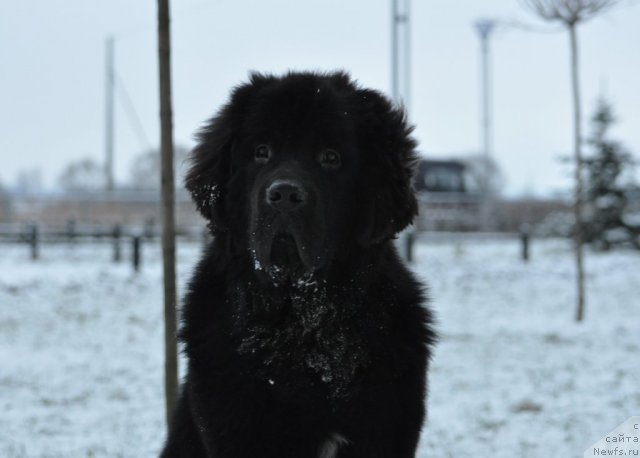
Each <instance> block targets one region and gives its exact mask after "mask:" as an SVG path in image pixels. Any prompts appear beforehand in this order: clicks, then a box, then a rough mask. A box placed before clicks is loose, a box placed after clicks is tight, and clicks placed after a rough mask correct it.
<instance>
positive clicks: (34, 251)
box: [29, 223, 40, 261]
mask: <svg viewBox="0 0 640 458" xmlns="http://www.w3.org/2000/svg"><path fill="white" fill-rule="evenodd" d="M29 245H30V246H31V260H33V261H35V260H37V259H38V258H39V257H40V253H39V251H38V225H37V224H36V223H33V224H32V225H31V226H30V227H29Z"/></svg>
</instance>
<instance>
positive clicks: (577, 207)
mask: <svg viewBox="0 0 640 458" xmlns="http://www.w3.org/2000/svg"><path fill="white" fill-rule="evenodd" d="M569 39H570V44H571V82H572V84H571V87H572V89H573V135H574V136H573V149H574V157H575V162H576V167H575V182H576V183H575V197H574V204H573V211H574V216H575V230H574V232H575V234H574V237H575V260H576V272H577V291H576V296H577V305H576V321H582V319H583V318H584V303H585V286H584V253H583V249H584V247H583V245H584V242H583V230H584V222H583V215H582V192H583V191H582V148H581V146H582V132H581V122H582V119H581V106H580V81H579V78H578V40H577V36H576V24H575V23H573V24H570V26H569Z"/></svg>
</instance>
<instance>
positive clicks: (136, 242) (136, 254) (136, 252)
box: [132, 234, 142, 272]
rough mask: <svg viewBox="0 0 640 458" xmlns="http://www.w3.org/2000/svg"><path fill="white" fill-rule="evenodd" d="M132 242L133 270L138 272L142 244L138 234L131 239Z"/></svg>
mask: <svg viewBox="0 0 640 458" xmlns="http://www.w3.org/2000/svg"><path fill="white" fill-rule="evenodd" d="M132 241H133V250H132V253H133V270H134V271H136V272H139V271H140V261H141V255H142V253H141V250H140V248H141V247H140V244H141V242H142V237H141V236H140V235H139V234H136V235H134V236H133V238H132Z"/></svg>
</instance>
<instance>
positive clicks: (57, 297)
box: [0, 240, 640, 458]
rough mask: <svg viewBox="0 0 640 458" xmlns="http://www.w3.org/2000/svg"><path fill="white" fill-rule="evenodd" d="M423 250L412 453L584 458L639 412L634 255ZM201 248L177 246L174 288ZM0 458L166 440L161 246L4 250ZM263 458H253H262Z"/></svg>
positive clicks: (154, 449)
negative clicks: (425, 296) (575, 257)
mask: <svg viewBox="0 0 640 458" xmlns="http://www.w3.org/2000/svg"><path fill="white" fill-rule="evenodd" d="M518 250H519V248H518V245H517V243H516V242H515V241H501V242H473V243H472V242H464V243H453V242H452V243H439V244H437V245H436V244H421V245H419V246H418V247H417V250H416V262H415V270H416V272H417V273H418V274H419V275H420V276H421V277H423V278H424V279H425V280H427V281H428V283H429V284H430V287H431V296H432V307H433V308H434V309H435V311H436V313H437V316H438V322H439V323H438V329H439V331H440V333H441V336H442V339H441V342H440V344H439V346H438V347H437V351H436V353H435V357H434V360H433V363H432V368H431V386H430V392H431V393H430V397H429V400H428V411H429V421H428V424H427V426H426V428H425V431H424V433H423V439H422V443H421V445H420V452H419V453H418V456H419V457H420V458H424V457H456V458H458V457H481V458H482V457H498V458H502V457H504V458H507V457H508V458H513V457H578V456H582V453H583V451H584V449H585V448H586V447H587V446H588V445H590V444H591V443H593V442H595V441H596V440H598V439H600V438H601V437H602V436H603V435H604V434H605V433H606V432H608V431H610V430H612V429H613V428H614V427H615V426H617V425H618V424H619V423H621V422H623V421H624V420H626V419H627V418H628V417H630V416H632V415H639V414H640V359H639V352H640V255H639V254H637V253H633V252H616V253H610V254H596V253H589V255H588V257H587V272H588V277H587V280H588V304H587V312H586V321H585V323H583V324H581V325H577V324H575V323H574V322H573V315H574V304H573V302H574V286H573V279H574V274H573V263H572V258H571V252H570V246H569V244H568V242H566V241H559V240H555V241H534V244H533V246H532V260H531V261H530V262H529V263H528V264H525V263H523V262H521V261H520V260H519V259H518ZM198 252H199V246H197V245H191V246H181V247H180V249H179V253H178V258H179V266H178V275H179V277H180V285H181V286H183V285H184V283H185V280H186V278H187V277H188V275H189V272H190V270H191V267H192V266H193V264H194V262H195V261H196V259H197V256H198ZM0 253H1V256H0V457H7V458H13V457H118V456H122V457H153V456H156V455H157V453H158V451H159V448H160V447H161V444H162V440H163V438H164V435H165V433H164V425H163V420H164V412H163V391H162V386H163V385H162V384H163V378H162V370H163V363H162V355H163V350H162V344H163V336H162V330H163V327H162V321H161V317H162V295H161V294H162V287H161V267H160V250H159V248H158V247H151V246H146V247H145V248H144V260H143V266H142V271H141V273H139V274H133V273H132V270H131V267H130V265H129V264H128V263H123V264H119V265H115V264H113V263H111V261H110V257H111V252H110V249H109V247H108V246H106V245H105V246H100V245H95V246H92V247H89V246H76V247H69V246H66V245H61V246H43V247H42V259H41V260H39V261H37V262H31V261H30V260H29V259H28V250H27V248H26V247H24V246H20V247H16V246H7V245H2V246H0ZM256 458H259V457H256Z"/></svg>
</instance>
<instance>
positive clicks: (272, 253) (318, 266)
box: [162, 73, 435, 458]
mask: <svg viewBox="0 0 640 458" xmlns="http://www.w3.org/2000/svg"><path fill="white" fill-rule="evenodd" d="M410 132H411V129H410V128H409V127H408V126H407V124H406V121H405V118H404V115H403V113H402V111H401V110H399V109H397V108H395V107H394V106H393V105H392V104H391V103H390V102H389V101H388V100H387V99H386V98H385V97H383V96H382V95H381V94H380V93H378V92H376V91H372V90H366V89H361V88H359V87H358V86H357V85H356V84H355V83H354V82H352V81H351V80H350V78H349V76H348V75H346V74H344V73H333V74H317V73H289V74H287V75H286V76H283V77H274V76H265V75H259V74H254V75H252V76H251V80H250V82H249V83H247V84H243V85H241V86H239V87H237V88H236V89H235V91H234V92H233V94H232V95H231V99H230V101H229V103H228V104H227V105H225V106H224V107H223V108H222V109H221V110H220V112H219V113H218V114H217V115H216V116H215V117H214V118H213V119H212V120H211V121H210V122H209V123H208V124H207V125H206V126H205V127H204V128H203V129H202V130H201V131H200V133H199V135H198V139H199V144H198V146H197V147H196V148H195V150H194V151H193V153H192V156H191V161H192V162H191V169H190V170H189V173H188V175H187V177H186V186H187V189H188V190H189V191H190V192H191V193H192V195H193V198H194V200H195V202H196V204H197V206H198V209H199V210H200V212H201V213H202V214H203V215H204V216H205V218H206V219H207V220H208V221H209V225H210V228H211V232H212V233H213V235H214V241H213V243H212V244H211V246H210V247H209V248H208V250H207V251H206V253H205V254H204V258H203V259H202V261H201V262H200V264H199V266H198V268H197V269H196V272H195V275H194V277H193V279H192V281H191V283H190V288H189V292H188V294H187V296H186V300H185V304H184V312H183V326H182V330H181V339H182V342H184V344H185V352H186V355H187V357H188V361H189V367H188V373H187V376H186V379H185V381H184V385H183V390H182V394H181V398H180V400H179V402H178V406H177V408H176V412H175V415H174V419H173V423H172V426H171V429H170V433H169V438H168V441H167V444H166V447H165V450H164V452H163V455H162V456H164V457H214V458H312V457H313V458H338V457H339V458H356V457H358V458H375V457H381V458H382V457H385V458H406V457H413V456H415V450H416V446H417V443H418V439H419V436H420V429H421V426H422V423H423V419H424V397H425V392H426V370H427V362H428V359H429V353H430V347H431V345H432V343H433V342H434V340H435V336H434V333H433V331H432V330H431V328H430V322H431V317H430V313H429V312H428V310H427V309H426V308H424V302H425V298H424V295H423V292H422V288H421V286H420V284H419V283H418V282H417V281H416V279H415V278H414V277H413V276H412V274H411V273H410V272H409V271H408V270H407V269H406V268H405V266H404V265H403V264H402V262H400V260H399V259H398V256H397V253H396V250H395V248H394V245H393V242H392V239H393V238H394V236H395V235H396V234H397V233H398V232H399V231H401V230H402V229H403V228H405V227H406V226H407V225H408V224H410V223H411V221H412V219H413V217H414V216H415V214H416V211H417V205H416V200H415V197H414V193H413V188H412V184H411V182H412V174H413V166H414V162H415V153H414V148H415V142H414V140H413V139H412V138H411V136H410Z"/></svg>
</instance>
